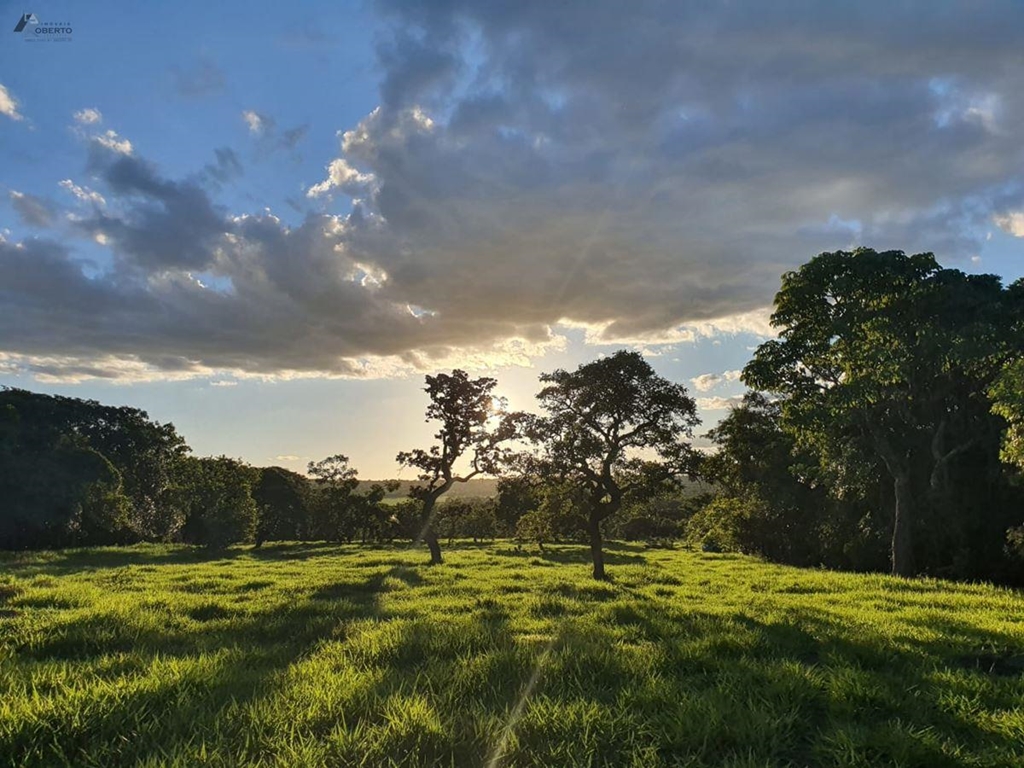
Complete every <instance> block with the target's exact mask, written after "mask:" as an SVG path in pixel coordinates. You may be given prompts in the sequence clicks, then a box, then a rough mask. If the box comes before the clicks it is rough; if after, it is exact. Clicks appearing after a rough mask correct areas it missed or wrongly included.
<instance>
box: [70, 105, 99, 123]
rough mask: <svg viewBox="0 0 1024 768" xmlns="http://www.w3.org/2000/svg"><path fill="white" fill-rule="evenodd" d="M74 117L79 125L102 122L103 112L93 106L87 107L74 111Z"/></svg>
mask: <svg viewBox="0 0 1024 768" xmlns="http://www.w3.org/2000/svg"><path fill="white" fill-rule="evenodd" d="M74 118H75V122H76V123H78V124H79V125H96V124H97V123H102V122H103V113H102V112H100V111H99V110H98V109H95V108H93V107H87V108H86V109H80V110H78V111H77V112H75V114H74Z"/></svg>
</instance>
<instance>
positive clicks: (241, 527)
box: [175, 456, 259, 549]
mask: <svg viewBox="0 0 1024 768" xmlns="http://www.w3.org/2000/svg"><path fill="white" fill-rule="evenodd" d="M175 477H176V489H177V494H178V495H179V502H178V503H179V505H180V507H181V508H182V510H183V511H184V515H185V524H184V526H183V528H182V531H181V535H182V539H183V540H184V541H186V542H188V543H190V544H203V545H205V546H208V547H211V548H214V549H217V548H223V547H226V546H228V545H229V544H235V543H238V542H244V541H251V540H252V538H253V535H254V534H255V532H256V525H257V518H258V510H257V506H256V502H255V501H254V500H253V497H252V489H253V486H254V485H255V484H256V482H257V481H258V478H259V474H258V472H257V471H256V470H255V469H253V468H252V467H250V466H249V465H248V464H245V463H244V462H241V461H238V460H236V459H230V458H228V457H227V456H218V457H216V458H205V457H204V458H196V457H192V456H186V457H183V458H181V459H179V461H178V463H177V466H176V471H175Z"/></svg>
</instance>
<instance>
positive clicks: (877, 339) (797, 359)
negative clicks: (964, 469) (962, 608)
mask: <svg viewBox="0 0 1024 768" xmlns="http://www.w3.org/2000/svg"><path fill="white" fill-rule="evenodd" d="M1009 310H1010V307H1009V306H1008V304H1007V292H1006V291H1004V290H1003V288H1002V286H1001V285H1000V281H999V279H998V278H997V277H995V276H993V275H966V274H964V273H962V272H959V271H957V270H951V269H943V268H941V267H940V266H939V265H938V263H937V262H936V261H935V258H934V256H933V255H932V254H930V253H922V254H917V255H914V256H907V255H906V254H904V253H903V252H902V251H887V252H884V253H877V252H875V251H873V250H870V249H859V250H856V251H853V252H845V251H837V252H835V253H823V254H820V255H819V256H817V257H815V258H814V259H812V260H811V261H809V262H808V263H807V264H804V265H803V266H802V267H801V268H800V269H799V270H797V271H795V272H789V273H787V274H785V275H783V278H782V288H781V290H780V291H779V293H778V294H777V295H776V297H775V312H774V314H773V315H772V318H771V322H772V325H773V326H774V327H775V328H778V329H779V336H778V339H775V340H771V341H767V342H765V343H764V344H762V345H761V346H760V347H759V348H758V349H757V351H756V353H755V355H754V358H753V360H752V361H751V362H750V363H749V364H748V365H747V367H746V368H745V369H744V372H743V380H744V382H746V383H747V384H748V385H750V386H752V387H754V388H756V389H760V390H764V391H768V392H774V393H778V394H780V395H782V396H784V398H785V400H784V404H783V416H784V419H785V421H786V423H787V425H788V426H789V427H790V428H792V429H793V430H794V432H795V433H796V434H797V435H798V437H799V438H800V440H802V441H804V442H805V443H810V444H813V445H814V447H815V449H816V451H817V453H818V455H819V456H821V457H822V458H823V459H824V460H826V461H827V460H829V459H830V458H834V457H835V456H839V455H842V456H844V457H845V458H846V459H847V460H849V458H850V457H852V456H855V455H857V454H858V452H860V453H861V454H862V456H863V457H864V460H865V461H871V462H876V463H877V464H878V465H880V466H881V467H884V471H886V472H887V473H888V474H889V476H890V478H891V481H892V496H893V507H894V512H893V524H892V539H891V566H892V572H893V573H894V574H899V575H912V574H914V573H916V572H917V569H916V565H915V544H914V530H915V528H916V527H917V525H916V518H917V516H918V512H919V511H920V509H921V508H922V506H924V505H925V504H926V503H927V504H930V505H931V506H932V507H933V508H937V507H938V506H939V505H942V504H943V503H944V502H945V501H946V500H948V499H949V498H951V493H950V491H951V483H950V477H951V474H950V472H951V467H952V466H953V465H954V464H955V462H956V461H957V459H958V458H959V457H961V456H962V455H963V454H965V453H966V452H968V451H971V450H972V449H974V448H976V447H978V446H979V441H980V436H981V435H984V434H986V433H987V432H988V431H989V428H990V426H991V417H990V415H989V407H990V405H989V403H988V401H987V399H986V397H985V392H986V391H987V389H988V386H989V384H990V382H991V381H992V379H993V378H994V376H995V375H996V373H997V372H998V370H999V369H1000V367H1001V364H1002V362H1003V360H1005V359H1006V356H1007V354H1008V353H1009V351H1010V350H1011V349H1012V347H1013V346H1014V343H1019V342H1014V339H1013V334H1012V333H1010V332H1009V328H1010V324H1009V322H1008V319H1007V318H1008V313H1009Z"/></svg>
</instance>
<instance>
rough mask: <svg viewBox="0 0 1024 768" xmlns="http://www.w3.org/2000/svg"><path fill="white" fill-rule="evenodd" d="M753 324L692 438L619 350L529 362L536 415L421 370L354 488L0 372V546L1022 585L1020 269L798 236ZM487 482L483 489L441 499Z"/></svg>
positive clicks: (686, 420) (328, 473) (342, 471)
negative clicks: (407, 555) (486, 545)
mask: <svg viewBox="0 0 1024 768" xmlns="http://www.w3.org/2000/svg"><path fill="white" fill-rule="evenodd" d="M771 322H772V325H773V326H774V328H775V329H776V332H777V336H776V338H774V339H771V340H769V341H766V342H764V343H763V344H761V345H760V346H759V347H758V348H757V349H756V351H755V352H754V354H753V358H752V359H751V361H750V362H749V363H748V364H747V366H746V367H745V368H744V370H743V373H742V377H741V378H742V381H743V382H744V383H745V384H746V385H747V386H748V387H749V390H750V391H748V393H747V394H746V395H745V396H744V398H743V401H742V403H741V404H739V405H738V406H736V407H734V408H732V409H731V411H730V412H729V414H728V415H727V416H726V418H725V419H723V420H722V421H721V422H720V423H719V424H718V425H717V426H716V427H714V428H713V429H711V430H710V431H709V432H708V433H707V436H708V437H709V438H710V441H711V443H712V445H713V449H712V450H710V451H709V450H703V451H699V450H696V449H695V448H694V447H693V442H692V441H693V438H694V430H695V429H696V428H697V427H698V426H699V425H700V420H699V419H698V417H697V409H696V403H695V401H694V399H693V398H692V397H691V396H690V394H689V393H688V392H687V390H686V388H685V387H683V386H682V385H681V384H677V383H674V382H671V381H668V380H666V379H665V378H663V377H661V376H659V375H658V374H657V373H656V372H655V371H654V370H653V368H652V367H651V366H650V365H649V363H648V362H647V361H646V360H645V359H644V358H643V357H642V356H641V355H640V354H638V353H636V352H630V351H625V350H623V351H619V352H617V353H615V354H613V355H609V356H607V357H602V358H600V359H598V360H595V361H593V362H589V363H585V364H583V365H580V366H579V367H578V368H577V369H576V370H574V371H565V370H557V371H554V372H551V373H546V374H543V375H541V376H540V383H541V385H542V386H541V389H540V392H539V393H538V395H537V404H538V412H536V413H527V412H510V411H508V410H507V406H506V404H505V403H504V402H502V401H501V400H500V399H498V398H496V397H495V396H494V390H495V388H496V386H497V381H496V380H495V379H493V378H489V377H479V378H473V377H471V376H469V375H468V374H467V373H466V372H464V371H460V370H455V371H452V372H451V373H439V374H436V375H431V376H427V377H426V386H425V392H426V395H427V401H428V405H427V409H426V417H427V419H428V421H430V422H432V423H434V424H436V426H437V431H436V432H435V434H434V440H433V443H432V444H431V445H428V446H421V447H415V448H411V449H409V450H406V451H402V452H401V453H399V454H398V456H397V461H398V463H399V464H400V465H401V466H403V467H409V468H412V469H414V470H415V471H416V472H417V476H418V480H417V482H416V483H415V484H413V486H412V487H411V490H410V493H409V498H408V499H407V500H405V501H402V502H399V503H387V502H386V501H385V495H386V494H387V493H389V492H390V491H392V490H393V489H394V487H395V486H393V485H389V484H387V483H382V484H375V485H373V486H371V487H370V488H369V489H366V490H364V491H359V490H358V487H359V481H358V479H357V474H356V472H355V470H354V469H353V468H351V467H350V465H349V461H348V459H347V458H346V457H345V456H344V455H340V454H339V455H336V456H331V457H328V458H325V459H323V460H321V461H319V462H313V463H310V465H309V467H308V473H307V475H301V474H298V473H295V472H291V471H289V470H286V469H283V468H281V467H263V468H259V467H251V466H249V465H247V464H245V463H244V462H241V461H237V460H234V459H230V458H227V457H215V458H201V457H195V456H192V455H191V452H190V450H189V448H188V446H187V445H186V443H185V441H184V440H183V439H182V437H181V436H180V435H178V434H177V432H176V431H175V429H174V427H173V426H172V425H170V424H159V423H156V422H153V421H151V420H150V419H149V418H148V416H147V414H146V413H145V412H143V411H140V410H137V409H133V408H124V407H122V408H116V407H111V406H105V405H101V404H99V403H96V402H93V401H85V400H78V399H75V398H66V397H56V396H48V395H38V394H33V393H29V392H26V391H24V390H18V389H6V390H4V391H2V392H0V500H2V501H0V504H3V509H2V514H0V546H2V547H4V548H27V547H54V546H73V545H74V546H77V545H94V544H121V543H131V542H135V541H180V542H185V543H194V544H204V545H207V546H212V547H219V546H225V545H228V544H231V543H237V542H252V543H253V544H254V545H256V546H260V545H262V544H263V543H264V542H266V541H278V540H327V541H348V542H351V541H362V542H382V541H394V540H396V539H405V540H412V541H416V542H423V543H424V544H425V545H426V547H427V549H428V550H429V552H430V560H431V562H432V563H440V562H442V561H443V555H442V547H443V542H444V540H445V539H446V538H447V539H449V540H451V539H454V538H463V537H469V538H474V539H478V540H479V539H489V538H497V537H502V538H505V537H512V538H517V539H518V540H519V542H520V546H527V545H530V546H533V545H536V546H538V547H540V548H543V546H544V544H545V543H547V542H550V541H558V540H567V541H569V540H571V541H581V542H585V543H587V544H589V546H590V552H591V558H592V563H593V575H594V577H595V578H598V579H603V578H606V577H607V573H606V570H605V567H604V541H605V538H606V537H612V538H617V539H634V540H645V541H648V542H649V543H651V544H652V545H655V544H658V543H669V542H676V541H680V540H682V541H684V542H686V543H688V544H690V545H693V546H698V547H701V548H704V549H707V550H714V551H738V552H744V553H750V554H757V555H761V556H763V557H766V558H769V559H771V560H775V561H779V562H785V563H791V564H796V565H807V566H818V565H822V566H827V567H833V568H845V569H855V570H890V571H891V572H892V573H894V574H897V575H902V576H911V575H916V574H930V575H936V576H947V577H953V578H969V579H989V580H996V581H1000V582H1004V583H1021V582H1024V504H1022V502H1024V484H1022V482H1021V470H1022V468H1024V354H1022V352H1024V350H1022V344H1024V281H1017V282H1015V283H1013V284H1012V285H1010V286H1008V287H1004V286H1003V285H1002V283H1001V281H1000V279H999V278H998V277H996V276H993V275H967V274H965V273H963V272H961V271H959V270H953V269H946V268H943V267H941V266H940V265H939V264H938V263H937V262H936V260H935V258H934V256H933V255H932V254H917V255H912V256H908V255H906V254H904V253H903V252H900V251H887V252H883V253H878V252H875V251H872V250H869V249H859V250H856V251H849V252H847V251H838V252H834V253H823V254H820V255H819V256H817V257H815V258H813V259H811V260H810V261H809V262H807V263H806V264H804V265H803V266H802V267H800V268H799V269H798V270H795V271H793V272H789V273H786V274H785V275H783V277H782V287H781V290H780V291H779V292H778V294H777V295H776V297H775V304H774V312H773V314H772V317H771ZM479 476H497V477H499V478H500V480H499V483H498V492H497V495H496V496H495V497H494V498H493V499H485V500H473V501H465V500H451V501H447V502H445V501H444V497H445V494H447V493H448V492H449V491H450V490H451V489H452V488H453V487H454V486H455V485H456V484H459V483H465V482H468V481H470V480H471V479H473V478H475V477H479Z"/></svg>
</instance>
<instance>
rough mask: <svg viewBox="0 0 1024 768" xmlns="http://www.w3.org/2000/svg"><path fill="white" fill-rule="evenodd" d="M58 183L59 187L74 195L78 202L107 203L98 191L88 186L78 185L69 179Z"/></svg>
mask: <svg viewBox="0 0 1024 768" xmlns="http://www.w3.org/2000/svg"><path fill="white" fill-rule="evenodd" d="M58 185H59V186H60V188H61V189H64V190H66V191H67V192H69V193H71V194H72V195H74V196H75V198H77V199H78V200H79V201H80V202H83V203H92V204H94V205H100V206H102V205H106V204H107V201H106V200H105V199H104V197H103V195H101V194H100V193H99V192H96V191H95V190H92V189H89V187H80V186H78V185H77V184H75V182H73V181H72V180H71V179H64V180H63V181H60V182H58Z"/></svg>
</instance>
